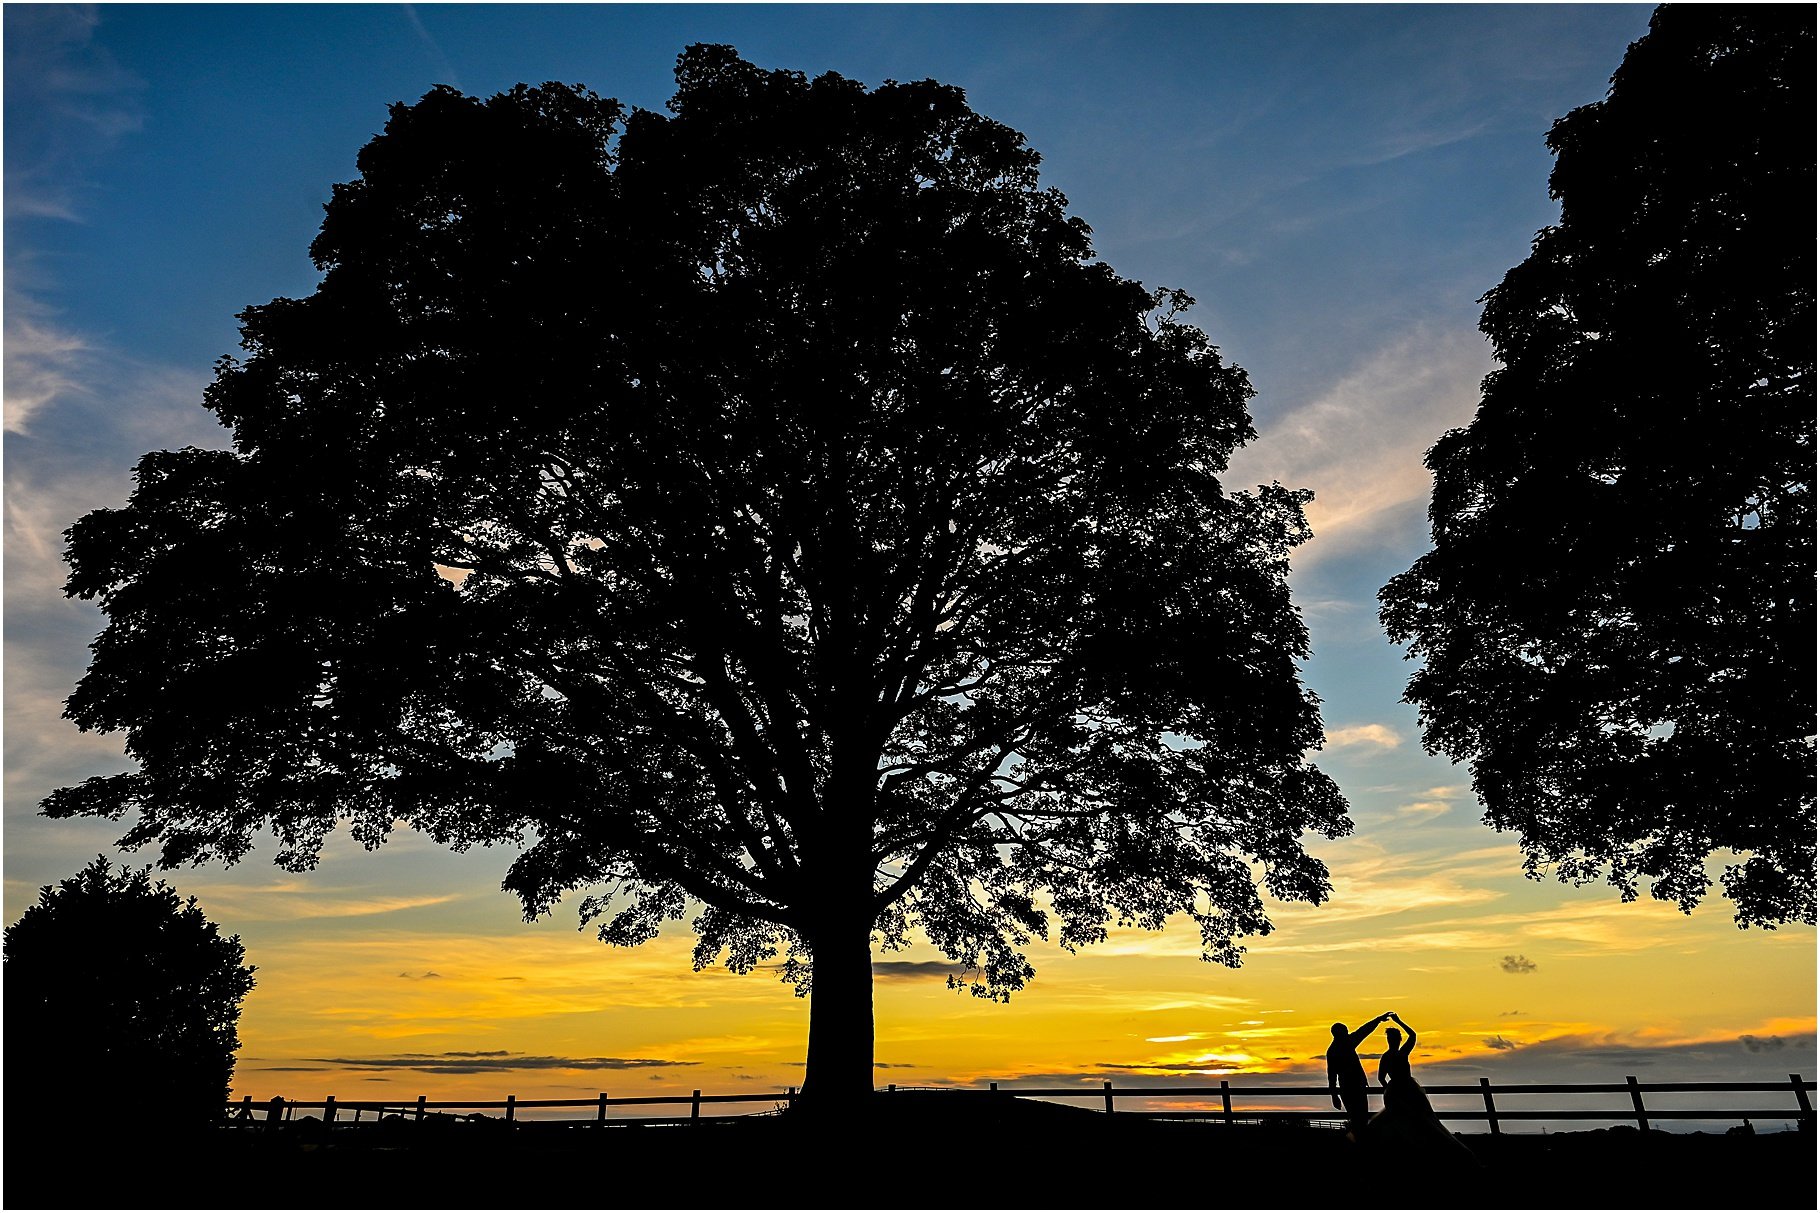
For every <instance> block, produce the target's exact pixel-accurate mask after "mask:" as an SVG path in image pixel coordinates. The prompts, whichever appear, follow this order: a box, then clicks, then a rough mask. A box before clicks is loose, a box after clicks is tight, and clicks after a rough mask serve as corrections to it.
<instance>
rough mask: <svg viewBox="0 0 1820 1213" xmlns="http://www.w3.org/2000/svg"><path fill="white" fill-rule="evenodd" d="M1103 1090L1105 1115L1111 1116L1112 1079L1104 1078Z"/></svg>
mask: <svg viewBox="0 0 1820 1213" xmlns="http://www.w3.org/2000/svg"><path fill="white" fill-rule="evenodd" d="M1105 1092H1106V1115H1108V1116H1111V1115H1112V1080H1111V1079H1107V1080H1106V1086H1105Z"/></svg>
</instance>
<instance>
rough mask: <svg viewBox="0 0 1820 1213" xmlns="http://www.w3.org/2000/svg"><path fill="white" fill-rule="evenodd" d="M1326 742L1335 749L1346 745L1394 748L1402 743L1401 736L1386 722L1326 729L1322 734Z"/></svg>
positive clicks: (1384, 748)
mask: <svg viewBox="0 0 1820 1213" xmlns="http://www.w3.org/2000/svg"><path fill="white" fill-rule="evenodd" d="M1323 737H1324V739H1325V740H1326V742H1327V744H1328V745H1330V746H1332V747H1334V748H1335V749H1344V748H1345V747H1347V746H1369V747H1372V748H1375V749H1380V750H1394V749H1396V748H1397V747H1398V746H1400V745H1402V744H1403V739H1402V737H1400V736H1398V734H1397V731H1396V730H1395V729H1393V728H1391V727H1390V726H1389V725H1387V724H1349V725H1343V726H1341V727H1340V728H1337V729H1328V730H1327V732H1326V733H1325V734H1323Z"/></svg>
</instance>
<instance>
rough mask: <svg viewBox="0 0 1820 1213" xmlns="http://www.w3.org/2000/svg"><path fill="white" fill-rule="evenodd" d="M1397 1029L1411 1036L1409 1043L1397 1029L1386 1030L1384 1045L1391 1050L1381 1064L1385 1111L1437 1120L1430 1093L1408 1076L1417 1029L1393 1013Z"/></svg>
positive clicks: (1386, 1052)
mask: <svg viewBox="0 0 1820 1213" xmlns="http://www.w3.org/2000/svg"><path fill="white" fill-rule="evenodd" d="M1390 1018H1391V1019H1392V1021H1394V1022H1395V1023H1396V1025H1397V1028H1401V1029H1403V1032H1407V1033H1409V1038H1408V1039H1407V1040H1405V1039H1403V1032H1399V1031H1397V1028H1385V1029H1384V1041H1385V1043H1386V1044H1387V1045H1388V1046H1389V1047H1388V1048H1387V1049H1385V1050H1384V1056H1383V1057H1382V1058H1380V1059H1379V1060H1378V1085H1379V1086H1381V1087H1383V1088H1384V1109H1385V1111H1396V1112H1402V1113H1406V1114H1408V1115H1409V1116H1411V1117H1426V1118H1430V1119H1437V1120H1438V1118H1436V1117H1435V1110H1434V1106H1433V1105H1432V1104H1430V1103H1429V1102H1428V1092H1426V1091H1424V1090H1423V1089H1422V1086H1421V1084H1420V1083H1418V1082H1417V1081H1416V1080H1415V1076H1414V1075H1412V1074H1411V1073H1410V1072H1409V1055H1410V1054H1411V1053H1412V1052H1414V1051H1415V1047H1416V1033H1415V1029H1414V1028H1412V1027H1410V1026H1409V1025H1408V1024H1406V1023H1404V1022H1403V1021H1402V1020H1401V1019H1398V1018H1397V1016H1396V1015H1395V1014H1394V1013H1392V1015H1391V1017H1390Z"/></svg>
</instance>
